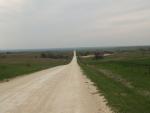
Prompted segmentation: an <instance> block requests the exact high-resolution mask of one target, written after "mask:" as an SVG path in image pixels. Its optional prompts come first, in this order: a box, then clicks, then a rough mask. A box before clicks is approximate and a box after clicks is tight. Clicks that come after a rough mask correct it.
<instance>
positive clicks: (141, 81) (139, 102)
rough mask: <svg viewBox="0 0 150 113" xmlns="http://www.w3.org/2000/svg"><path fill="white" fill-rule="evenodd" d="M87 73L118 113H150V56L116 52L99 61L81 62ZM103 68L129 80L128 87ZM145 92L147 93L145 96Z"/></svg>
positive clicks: (88, 60)
mask: <svg viewBox="0 0 150 113" xmlns="http://www.w3.org/2000/svg"><path fill="white" fill-rule="evenodd" d="M79 63H80V65H81V67H82V69H83V70H84V72H85V74H86V75H87V76H88V77H89V78H90V79H91V80H92V81H93V82H94V83H95V84H96V85H97V87H98V89H99V90H100V91H101V92H102V93H103V94H104V96H105V98H106V99H107V100H108V104H109V105H110V106H111V107H112V108H113V110H114V111H117V112H118V113H150V94H149V92H150V82H149V81H150V72H149V65H150V54H149V53H147V54H145V55H141V54H140V53H138V52H128V53H119V54H118V53H117V54H114V55H112V56H109V57H106V58H104V59H100V60H93V59H92V58H87V59H80V60H79ZM100 69H105V70H106V71H108V72H111V73H113V74H114V77H116V78H118V77H119V78H123V79H124V80H126V81H129V82H130V83H131V84H132V85H133V88H129V87H127V86H125V85H124V84H122V83H121V82H120V81H116V80H115V79H114V78H110V77H108V76H106V74H104V73H103V72H101V71H100ZM144 93H147V94H146V95H145V94H144Z"/></svg>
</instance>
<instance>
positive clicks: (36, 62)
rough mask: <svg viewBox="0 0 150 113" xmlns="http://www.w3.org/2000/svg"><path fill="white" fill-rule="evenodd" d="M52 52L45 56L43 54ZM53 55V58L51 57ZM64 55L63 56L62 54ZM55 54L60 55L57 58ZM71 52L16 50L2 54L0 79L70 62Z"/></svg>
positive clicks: (0, 58) (0, 57) (0, 56)
mask: <svg viewBox="0 0 150 113" xmlns="http://www.w3.org/2000/svg"><path fill="white" fill-rule="evenodd" d="M43 53H44V54H50V55H49V57H48V58H47V57H46V58H45V57H44V58H43V57H42V56H41V54H43ZM51 55H52V57H53V58H50V57H51ZM62 55H63V56H62ZM64 55H65V56H67V57H64ZM54 56H59V57H57V58H56V59H55V58H54ZM71 57H72V53H71V52H14V53H1V54H0V80H1V81H2V80H8V79H10V78H13V77H16V76H21V75H24V74H28V73H32V72H35V71H39V70H42V69H46V68H50V67H54V66H58V65H64V64H67V63H69V62H70V60H71Z"/></svg>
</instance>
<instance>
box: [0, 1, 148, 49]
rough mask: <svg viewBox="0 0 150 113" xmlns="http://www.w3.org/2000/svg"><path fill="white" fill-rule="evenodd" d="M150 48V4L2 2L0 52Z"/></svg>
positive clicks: (0, 12) (145, 2)
mask: <svg viewBox="0 0 150 113" xmlns="http://www.w3.org/2000/svg"><path fill="white" fill-rule="evenodd" d="M149 44H150V0H0V49H29V48H60V47H86V46H120V45H149Z"/></svg>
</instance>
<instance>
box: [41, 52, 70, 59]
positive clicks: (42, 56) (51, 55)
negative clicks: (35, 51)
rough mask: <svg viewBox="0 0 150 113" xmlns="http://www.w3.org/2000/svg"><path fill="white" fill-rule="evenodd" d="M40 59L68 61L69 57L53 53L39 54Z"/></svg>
mask: <svg viewBox="0 0 150 113" xmlns="http://www.w3.org/2000/svg"><path fill="white" fill-rule="evenodd" d="M41 58H52V59H69V58H70V57H69V56H67V55H63V54H55V53H41Z"/></svg>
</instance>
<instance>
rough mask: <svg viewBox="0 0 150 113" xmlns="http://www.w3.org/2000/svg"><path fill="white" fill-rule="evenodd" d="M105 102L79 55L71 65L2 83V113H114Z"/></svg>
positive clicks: (0, 108) (0, 85) (0, 110)
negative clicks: (80, 63) (78, 62)
mask: <svg viewBox="0 0 150 113" xmlns="http://www.w3.org/2000/svg"><path fill="white" fill-rule="evenodd" d="M104 101H105V99H104V97H103V96H99V94H98V92H97V90H96V88H95V87H94V86H93V85H92V83H91V82H90V80H88V79H87V78H86V76H84V75H83V74H82V71H81V69H80V67H79V65H78V64H77V59H76V53H75V52H74V57H73V60H72V61H71V63H69V64H68V65H63V66H57V67H54V68H50V69H47V70H43V71H40V72H36V73H33V74H30V75H27V76H22V77H17V78H15V79H12V80H10V81H9V82H4V83H0V113H112V112H111V110H110V108H109V107H108V106H107V105H106V102H104Z"/></svg>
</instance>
